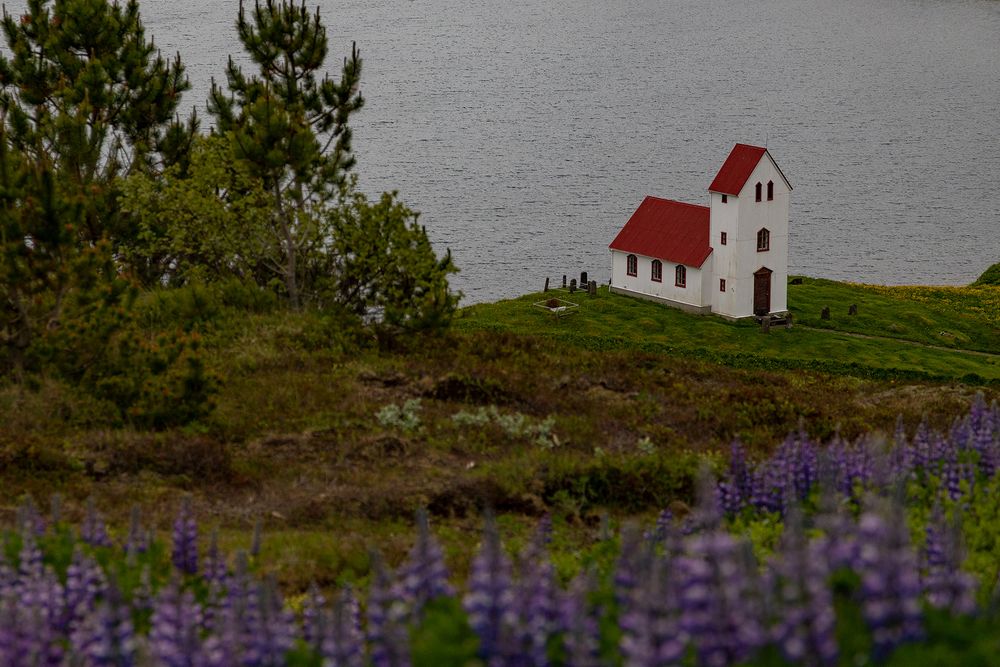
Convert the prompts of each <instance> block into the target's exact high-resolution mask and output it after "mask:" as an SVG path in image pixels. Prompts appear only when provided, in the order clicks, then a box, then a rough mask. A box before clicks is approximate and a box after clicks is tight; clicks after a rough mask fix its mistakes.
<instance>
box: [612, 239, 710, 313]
mask: <svg viewBox="0 0 1000 667" xmlns="http://www.w3.org/2000/svg"><path fill="white" fill-rule="evenodd" d="M632 254H635V256H636V259H637V262H638V270H637V271H636V274H637V275H634V276H630V275H628V259H627V258H628V255H629V253H626V252H622V251H620V250H612V251H611V287H612V288H617V289H618V290H624V291H626V292H629V293H634V294H639V295H644V296H649V297H653V298H654V299H657V300H662V301H669V302H676V303H678V304H681V305H685V306H691V307H692V308H693V309H701V308H702V307H703V306H707V305H708V304H707V303H703V302H702V294H703V293H704V292H703V286H704V283H705V278H704V277H703V272H702V271H701V269H698V268H695V267H691V266H687V267H685V269H686V274H687V280H686V284H685V286H684V287H677V286H676V285H675V284H674V282H675V277H676V270H677V264H675V263H673V262H666V261H663V260H660V261H661V262H662V263H663V281H662V282H656V281H654V280H653V279H652V269H653V266H652V264H653V259H654V258H652V257H647V256H645V255H640V254H638V253H632ZM707 264H708V262H706V264H705V265H703V267H707ZM708 273H709V274H710V273H711V271H708Z"/></svg>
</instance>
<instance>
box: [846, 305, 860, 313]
mask: <svg viewBox="0 0 1000 667" xmlns="http://www.w3.org/2000/svg"><path fill="white" fill-rule="evenodd" d="M847 314H848V315H857V314H858V304H856V303H852V304H851V307H850V308H848V309H847Z"/></svg>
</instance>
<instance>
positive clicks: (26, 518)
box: [17, 496, 47, 537]
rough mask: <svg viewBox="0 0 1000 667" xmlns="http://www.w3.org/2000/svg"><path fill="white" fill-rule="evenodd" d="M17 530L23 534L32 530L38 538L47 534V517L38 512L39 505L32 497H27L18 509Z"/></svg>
mask: <svg viewBox="0 0 1000 667" xmlns="http://www.w3.org/2000/svg"><path fill="white" fill-rule="evenodd" d="M17 528H18V530H20V531H22V532H23V531H24V530H30V531H31V532H32V533H33V534H34V535H35V536H36V537H41V536H42V535H44V534H45V531H46V529H47V526H46V523H45V517H44V516H42V514H41V512H39V511H38V505H36V504H35V501H34V499H33V498H32V497H31V496H26V497H25V498H24V500H23V501H21V504H20V505H18V507H17Z"/></svg>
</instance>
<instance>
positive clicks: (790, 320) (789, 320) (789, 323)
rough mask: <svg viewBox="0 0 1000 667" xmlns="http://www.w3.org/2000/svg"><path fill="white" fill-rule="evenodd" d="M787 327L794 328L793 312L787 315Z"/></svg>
mask: <svg viewBox="0 0 1000 667" xmlns="http://www.w3.org/2000/svg"><path fill="white" fill-rule="evenodd" d="M785 328H786V329H791V328H792V314H791V313H788V315H786V316H785Z"/></svg>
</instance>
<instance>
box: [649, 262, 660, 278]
mask: <svg viewBox="0 0 1000 667" xmlns="http://www.w3.org/2000/svg"><path fill="white" fill-rule="evenodd" d="M649 278H650V280H652V281H653V282H654V283H662V282H663V262H661V261H660V260H658V259H654V260H653V270H652V273H651V274H650V276H649Z"/></svg>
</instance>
